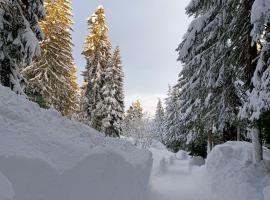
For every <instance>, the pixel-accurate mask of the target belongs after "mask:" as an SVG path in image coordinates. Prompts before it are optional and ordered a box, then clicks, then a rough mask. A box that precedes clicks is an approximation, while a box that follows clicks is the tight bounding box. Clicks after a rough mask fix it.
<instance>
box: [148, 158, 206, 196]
mask: <svg viewBox="0 0 270 200" xmlns="http://www.w3.org/2000/svg"><path fill="white" fill-rule="evenodd" d="M154 159H155V155H154ZM154 162H155V160H154ZM188 162H189V161H188V160H176V159H174V162H173V163H170V162H169V161H168V162H167V169H166V170H165V171H163V173H161V172H159V171H160V170H159V169H153V170H154V172H153V173H152V176H151V180H150V190H151V192H150V195H149V200H210V199H211V197H210V196H211V195H210V188H209V184H208V183H207V181H206V178H205V177H204V176H205V173H204V168H196V169H193V171H192V173H189V170H188ZM155 167H156V168H158V165H156V166H155V165H154V168H155ZM155 171H156V172H155Z"/></svg>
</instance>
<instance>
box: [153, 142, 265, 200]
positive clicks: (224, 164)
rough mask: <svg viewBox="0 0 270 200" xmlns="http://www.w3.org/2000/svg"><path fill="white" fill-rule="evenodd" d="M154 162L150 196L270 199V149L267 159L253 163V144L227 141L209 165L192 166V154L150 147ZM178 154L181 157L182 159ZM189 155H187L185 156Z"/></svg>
mask: <svg viewBox="0 0 270 200" xmlns="http://www.w3.org/2000/svg"><path fill="white" fill-rule="evenodd" d="M150 151H152V153H153V158H154V165H153V170H152V174H151V180H150V193H149V200H268V199H270V151H269V150H268V149H264V159H265V160H264V161H263V162H261V163H260V164H257V165H254V164H253V163H252V152H253V147H252V144H250V143H246V142H228V143H225V144H223V145H218V146H216V147H215V148H214V149H213V150H212V152H211V153H210V155H209V156H208V158H207V162H206V165H204V166H202V167H197V166H193V167H192V168H191V171H189V163H190V158H186V156H185V155H184V156H181V155H183V153H184V152H181V153H180V155H179V153H178V154H173V153H171V152H169V151H167V150H166V149H165V148H164V147H162V145H154V147H151V148H150ZM179 158H182V159H181V160H179ZM185 158H186V159H185Z"/></svg>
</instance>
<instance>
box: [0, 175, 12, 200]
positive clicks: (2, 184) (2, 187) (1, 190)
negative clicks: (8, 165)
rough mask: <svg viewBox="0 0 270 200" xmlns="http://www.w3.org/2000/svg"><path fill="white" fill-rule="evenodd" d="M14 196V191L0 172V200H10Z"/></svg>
mask: <svg viewBox="0 0 270 200" xmlns="http://www.w3.org/2000/svg"><path fill="white" fill-rule="evenodd" d="M13 196H14V191H13V187H12V185H11V183H10V182H9V180H8V179H7V178H6V177H5V176H4V175H3V174H2V173H1V172H0V199H1V200H11V199H12V198H13Z"/></svg>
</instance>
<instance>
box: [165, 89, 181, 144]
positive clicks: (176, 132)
mask: <svg viewBox="0 0 270 200" xmlns="http://www.w3.org/2000/svg"><path fill="white" fill-rule="evenodd" d="M179 110H180V107H179V89H178V88H177V87H173V88H171V87H170V88H169V91H168V97H167V98H166V99H165V120H164V121H165V122H164V129H165V131H164V133H163V140H164V143H165V144H166V145H168V146H170V145H172V144H173V143H176V142H180V141H183V138H184V133H185V132H184V131H183V130H184V126H183V125H184V124H182V123H180V122H181V121H180V113H179Z"/></svg>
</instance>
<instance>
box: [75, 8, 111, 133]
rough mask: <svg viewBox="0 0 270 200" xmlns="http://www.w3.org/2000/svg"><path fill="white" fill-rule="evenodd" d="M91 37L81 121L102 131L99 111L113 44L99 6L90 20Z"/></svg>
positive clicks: (103, 14)
mask: <svg viewBox="0 0 270 200" xmlns="http://www.w3.org/2000/svg"><path fill="white" fill-rule="evenodd" d="M88 26H89V31H90V33H91V34H90V35H89V36H88V37H87V38H86V41H85V47H84V52H83V55H84V56H85V59H86V62H87V64H86V70H85V71H84V72H83V76H84V82H85V84H84V86H83V87H82V101H81V104H82V105H81V106H80V107H81V109H82V110H81V112H82V114H81V116H83V119H81V120H82V121H83V122H84V123H86V124H88V125H90V126H91V127H93V128H94V129H96V130H98V131H101V129H102V120H103V119H102V116H101V115H100V113H99V110H98V109H97V105H99V104H100V105H101V104H102V101H103V99H102V98H103V97H102V88H103V86H104V78H105V69H106V67H107V66H108V61H109V59H110V57H111V55H110V49H111V43H110V41H109V38H108V36H107V32H108V27H107V25H106V16H105V10H104V8H103V7H102V6H99V7H98V9H97V10H96V11H95V13H94V14H93V15H92V16H91V17H90V18H89V20H88Z"/></svg>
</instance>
